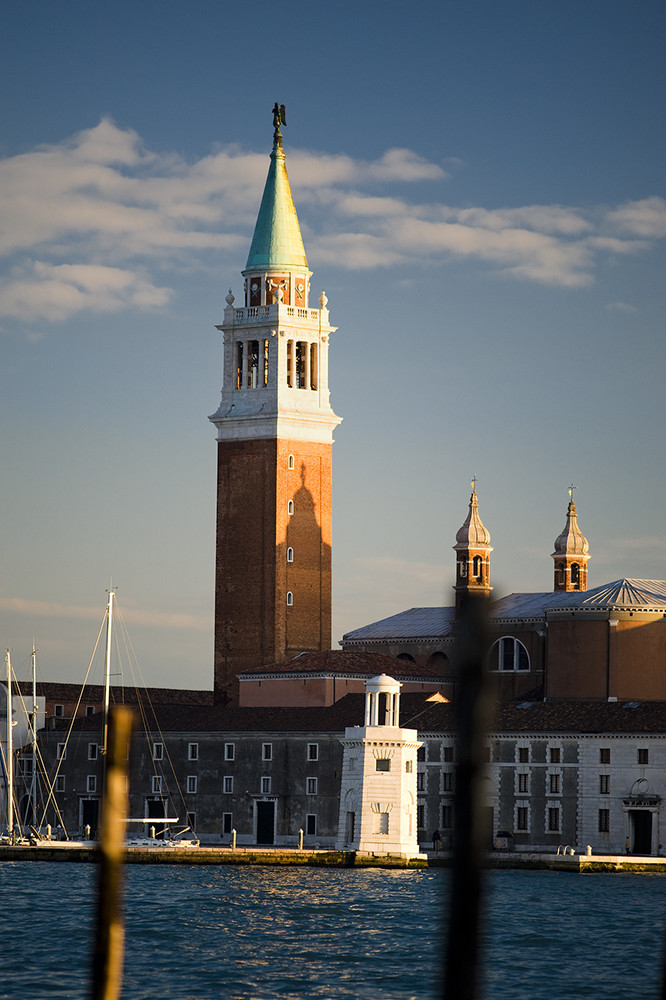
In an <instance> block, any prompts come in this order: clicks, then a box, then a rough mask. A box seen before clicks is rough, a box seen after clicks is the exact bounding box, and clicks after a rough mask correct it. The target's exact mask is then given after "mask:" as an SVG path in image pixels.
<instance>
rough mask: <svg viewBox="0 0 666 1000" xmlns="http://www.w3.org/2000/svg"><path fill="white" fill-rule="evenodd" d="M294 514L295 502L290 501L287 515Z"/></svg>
mask: <svg viewBox="0 0 666 1000" xmlns="http://www.w3.org/2000/svg"><path fill="white" fill-rule="evenodd" d="M293 513H294V501H293V500H290V501H289V503H288V504H287V514H293Z"/></svg>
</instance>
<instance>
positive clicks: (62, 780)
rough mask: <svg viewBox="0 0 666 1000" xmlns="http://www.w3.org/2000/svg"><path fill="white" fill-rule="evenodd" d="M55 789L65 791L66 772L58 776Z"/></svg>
mask: <svg viewBox="0 0 666 1000" xmlns="http://www.w3.org/2000/svg"><path fill="white" fill-rule="evenodd" d="M55 790H56V792H64V791H65V775H64V774H59V775H58V777H57V778H56V788H55Z"/></svg>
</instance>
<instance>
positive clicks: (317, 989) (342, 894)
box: [0, 862, 666, 1000]
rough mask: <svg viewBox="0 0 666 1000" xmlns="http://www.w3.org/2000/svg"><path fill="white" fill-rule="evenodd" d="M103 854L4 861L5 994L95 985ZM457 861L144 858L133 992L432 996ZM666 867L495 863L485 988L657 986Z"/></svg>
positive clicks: (564, 999)
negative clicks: (243, 864) (608, 870)
mask: <svg viewBox="0 0 666 1000" xmlns="http://www.w3.org/2000/svg"><path fill="white" fill-rule="evenodd" d="M95 879H96V869H94V868H93V867H92V866H89V865H80V864H62V863H61V864H46V863H11V862H3V863H0V892H1V894H2V896H1V898H2V916H1V917H0V933H1V937H0V1000H5V998H7V1000H41V998H46V997H49V998H55V1000H58V998H68V1000H83V998H87V996H88V992H89V987H88V970H89V965H90V949H91V942H92V928H93V918H94V912H93V898H94V892H95ZM448 881H449V874H448V872H446V871H444V870H441V869H437V870H432V871H414V872H405V871H397V872H393V871H374V870H359V871H351V870H349V871H347V870H344V871H320V870H318V869H309V868H298V869H284V868H231V867H192V868H186V867H179V866H173V867H171V866H161V865H160V866H148V867H141V866H130V867H128V869H127V887H126V913H127V948H126V963H125V977H124V988H123V994H122V996H123V998H124V1000H149V998H150V1000H274V998H281V1000H282V998H286V1000H309V998H313V1000H317V998H321V1000H346V998H359V1000H365V998H367V1000H370V998H372V1000H410V998H413V1000H430V998H433V997H435V996H437V984H438V972H439V963H440V956H441V953H442V947H443V940H444V937H443V935H444V928H443V926H442V924H443V920H442V912H443V910H444V898H445V893H446V887H447V885H448ZM665 907H666V876H663V875H633V874H629V873H627V874H613V875H603V874H591V875H573V874H564V873H553V872H522V871H514V872H504V871H502V872H492V873H489V875H488V903H487V917H488V919H487V922H486V939H487V940H486V945H485V950H486V963H485V965H486V971H485V981H484V992H483V997H484V998H486V1000H500V998H506V1000H542V998H543V1000H574V998H577V997H588V998H595V997H601V996H603V997H604V998H605V1000H621V998H632V1000H634V998H636V997H640V998H641V1000H649V998H651V997H657V996H658V982H659V976H660V964H661V947H662V926H663V916H664V911H665Z"/></svg>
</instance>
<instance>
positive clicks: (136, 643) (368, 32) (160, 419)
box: [0, 0, 666, 688]
mask: <svg viewBox="0 0 666 1000" xmlns="http://www.w3.org/2000/svg"><path fill="white" fill-rule="evenodd" d="M665 43H666V8H664V5H663V4H662V3H661V2H658V0H654V2H653V0H635V2H634V3H631V4H628V3H626V2H625V0H621V2H618V0H586V2H585V3H580V0H558V3H557V4H555V3H550V2H544V0H507V2H505V3H499V2H489V0H478V2H475V0H470V2H469V3H466V4H461V3H458V2H449V0H437V2H419V0H410V2H409V3H407V2H400V0H397V2H393V3H390V4H387V3H386V2H378V0H365V2H363V3H362V4H357V3H351V2H349V0H339V2H338V3H336V4H334V5H323V4H315V3H312V2H307V0H294V2H291V0H284V2H283V3H281V4H279V5H276V4H272V3H266V2H265V0H255V2H254V3H253V4H251V5H247V4H231V3H227V4H221V3H219V2H217V0H216V2H210V0H189V2H188V3H187V4H185V3H183V2H174V0H141V2H138V3H137V2H136V0H132V2H131V3H128V2H124V0H113V2H111V0H96V2H95V3H94V4H92V3H90V2H89V0H60V2H59V3H53V2H52V0H23V2H22V3H21V4H12V5H10V7H9V8H8V9H7V10H6V11H5V15H4V18H3V31H2V35H1V38H0V87H1V88H2V92H3V94H4V95H5V100H4V101H3V103H2V107H1V108H0V345H1V348H2V365H1V371H0V377H1V383H0V413H1V420H2V436H1V440H0V472H1V474H0V503H1V505H2V544H1V546H0V552H1V563H2V574H1V577H0V633H1V636H2V640H1V641H2V642H3V643H4V646H5V647H6V648H11V650H12V661H13V665H14V667H15V669H16V671H17V673H18V674H19V676H27V673H26V672H25V671H27V665H28V661H29V654H30V650H31V648H32V643H33V639H34V642H35V644H36V646H37V650H38V654H37V655H38V663H39V672H40V676H41V678H42V679H44V680H63V681H64V680H66V681H77V680H80V679H81V678H82V677H83V675H84V673H85V671H86V668H87V666H88V662H89V659H90V656H91V654H92V651H93V648H94V644H95V641H96V638H97V633H98V629H99V624H100V622H101V620H102V616H103V613H104V607H105V604H106V591H107V590H108V588H109V586H110V585H111V583H112V584H113V586H114V587H117V602H118V609H119V612H120V614H121V616H122V620H123V622H124V624H125V626H126V629H127V634H128V635H129V637H130V640H129V641H130V642H131V645H132V648H133V651H134V654H135V657H136V661H137V663H138V668H139V670H140V672H141V676H142V677H143V678H144V680H145V683H147V684H151V685H163V686H167V687H194V688H211V687H212V662H213V653H212V650H213V586H214V544H215V462H216V445H215V431H214V428H213V426H212V424H210V423H209V421H208V420H207V416H208V415H209V414H211V413H213V412H214V411H215V410H216V409H217V406H218V404H219V398H220V386H221V378H222V345H221V338H220V334H219V333H218V332H217V331H216V330H215V324H217V323H220V322H221V320H222V314H223V309H224V304H225V303H224V298H225V295H226V294H227V291H228V289H229V288H231V289H232V290H233V291H234V294H235V295H236V298H237V299H239V298H240V296H241V292H242V279H241V276H240V271H241V269H242V268H243V266H244V265H245V261H246V258H247V252H248V249H249V244H250V240H251V237H252V231H253V227H254V222H255V220H256V215H257V211H258V207H259V201H260V198H261V192H262V189H263V184H264V181H265V178H266V173H267V170H268V165H269V159H268V155H269V153H270V148H271V143H272V115H271V109H272V106H273V104H274V102H275V101H278V102H279V103H281V104H282V103H284V104H285V105H286V108H287V126H286V128H285V129H283V134H284V145H285V151H286V155H287V167H288V171H289V176H290V180H291V186H292V192H293V195H294V200H295V204H296V208H297V211H298V215H299V219H300V223H301V229H302V233H303V238H304V242H305V247H306V251H307V254H308V260H309V264H310V267H311V269H312V271H313V278H312V294H313V298H314V300H315V301H316V299H318V297H319V294H320V291H321V290H325V291H326V294H327V296H328V299H329V309H330V312H331V322H332V323H333V324H335V325H336V326H337V327H338V331H337V332H336V333H335V334H334V335H333V336H332V338H331V348H330V385H331V403H332V406H333V408H334V410H335V411H336V413H338V414H339V415H340V416H342V417H343V423H342V424H341V425H340V427H339V428H338V429H337V431H336V433H335V444H334V448H333V455H334V466H333V468H334V482H333V572H334V595H333V637H332V639H333V647H334V648H335V647H337V644H338V641H339V639H340V638H341V637H342V635H343V634H344V633H345V632H347V631H350V630H352V629H354V628H357V627H360V626H362V625H366V624H368V623H370V622H372V621H376V620H379V619H381V618H384V617H386V616H388V615H391V614H394V613H397V612H399V611H402V610H404V609H406V608H410V607H418V606H433V605H442V604H450V603H452V591H451V586H452V583H453V568H454V558H453V556H454V554H453V551H452V545H453V544H454V543H455V534H456V531H457V529H458V528H459V527H460V525H461V524H462V522H463V521H464V519H465V516H466V513H467V504H468V500H469V493H470V481H471V479H472V477H476V479H477V491H478V496H479V503H480V513H481V517H482V519H483V521H484V523H485V525H486V527H487V528H488V530H489V531H490V534H491V542H492V545H493V546H494V552H493V555H492V561H491V578H492V579H491V582H492V583H493V585H494V588H495V591H494V593H495V595H497V596H500V595H502V594H506V593H511V592H513V591H548V590H551V589H552V581H553V568H552V559H551V558H550V554H551V552H552V550H553V542H554V539H555V538H556V536H557V535H558V534H559V533H560V531H561V530H562V528H563V527H564V523H565V516H566V508H567V503H568V499H569V496H568V487H569V486H570V485H571V484H574V485H575V486H576V487H577V489H576V490H575V500H576V504H577V508H578V515H579V525H580V527H581V529H582V530H583V532H584V533H585V535H586V536H587V538H588V540H589V543H590V552H591V556H592V558H591V560H590V564H589V579H588V585H589V587H594V586H597V585H599V584H601V583H605V582H608V581H611V580H615V579H618V578H620V577H633V578H640V579H651V578H652V579H655V578H656V579H663V578H664V577H666V567H665V565H664V561H665V557H666V531H665V525H664V510H665V507H666V505H665V503H664V496H665V494H666V466H665V463H664V416H665V414H664V372H665V364H664V362H665V360H666V359H665V358H664V353H665V352H664V315H665V309H664V298H665V294H664V287H665V284H666V283H665V281H664V274H665V268H664V263H665V252H664V249H665V237H666V191H665V190H664V178H665V177H666V173H665V170H664V167H665V159H666V158H665V155H664V136H665V129H664V124H665V123H664V110H665V103H666V102H665V97H664V95H665V94H666V87H665V83H666V81H665V79H664V77H665V75H666V71H665V69H664V60H663V51H664V45H665ZM22 671H23V673H22Z"/></svg>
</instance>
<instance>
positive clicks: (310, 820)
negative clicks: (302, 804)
mask: <svg viewBox="0 0 666 1000" xmlns="http://www.w3.org/2000/svg"><path fill="white" fill-rule="evenodd" d="M305 832H306V834H307V835H308V837H316V836H317V816H316V814H315V813H308V814H307V816H306V817H305Z"/></svg>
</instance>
